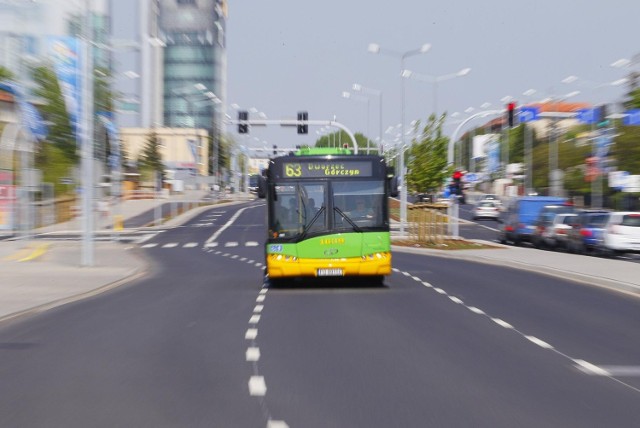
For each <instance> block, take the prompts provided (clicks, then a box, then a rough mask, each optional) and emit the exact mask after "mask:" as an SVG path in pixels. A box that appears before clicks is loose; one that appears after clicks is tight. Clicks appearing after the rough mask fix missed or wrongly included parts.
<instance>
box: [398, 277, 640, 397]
mask: <svg viewBox="0 0 640 428" xmlns="http://www.w3.org/2000/svg"><path fill="white" fill-rule="evenodd" d="M392 270H393V271H394V272H398V273H402V274H403V275H405V276H410V274H409V273H408V272H401V271H400V270H398V269H395V268H392ZM412 278H413V279H415V280H416V281H417V279H416V277H415V276H412ZM422 284H423V285H424V286H425V287H428V288H431V289H433V290H434V291H436V292H438V293H439V294H443V295H446V296H447V297H449V299H450V300H451V301H452V302H455V303H458V304H460V305H462V306H464V307H466V308H467V309H469V310H470V311H471V312H473V313H475V314H478V315H482V316H485V317H487V318H489V319H490V320H491V321H493V322H494V323H496V324H498V325H499V326H501V327H503V328H506V329H510V330H513V331H514V332H516V333H517V334H518V335H520V336H521V337H523V338H525V339H527V340H528V341H530V342H531V343H533V344H535V345H538V346H540V347H541V348H543V349H547V350H550V351H551V352H555V353H556V354H558V355H560V356H562V357H564V358H566V359H568V360H570V361H572V362H573V363H574V364H575V365H576V367H577V368H578V370H580V371H582V372H583V373H585V374H588V375H595V376H605V377H608V378H609V379H611V380H612V381H614V382H617V383H619V384H621V385H624V386H625V387H627V388H629V389H631V390H633V391H635V392H637V393H640V388H638V387H635V386H633V385H631V384H629V383H626V382H624V381H622V380H620V379H619V377H628V376H640V366H596V365H594V364H591V363H589V362H587V361H584V360H579V359H574V358H571V357H570V356H568V355H566V354H564V353H563V352H561V351H559V350H557V349H555V348H554V347H553V346H552V345H551V344H549V343H547V342H545V341H544V340H542V339H539V338H537V337H535V336H529V335H526V334H525V333H523V332H521V331H519V330H518V329H516V328H515V327H513V326H512V325H511V324H509V323H508V322H506V321H504V320H501V319H499V318H493V317H492V316H490V315H489V314H487V313H485V312H484V311H483V310H482V309H479V308H476V307H474V306H467V305H465V304H464V302H463V301H462V300H460V299H459V298H457V297H455V296H449V295H448V294H447V292H446V291H444V290H443V289H441V288H436V287H434V286H432V285H431V284H429V283H428V282H426V281H422Z"/></svg>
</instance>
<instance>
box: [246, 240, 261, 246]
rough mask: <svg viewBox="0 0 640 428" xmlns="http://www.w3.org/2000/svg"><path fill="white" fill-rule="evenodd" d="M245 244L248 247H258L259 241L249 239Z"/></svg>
mask: <svg viewBox="0 0 640 428" xmlns="http://www.w3.org/2000/svg"><path fill="white" fill-rule="evenodd" d="M244 245H245V246H247V247H257V246H258V243H257V242H256V241H247V242H246V243H245V244H244Z"/></svg>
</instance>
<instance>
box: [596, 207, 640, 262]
mask: <svg viewBox="0 0 640 428" xmlns="http://www.w3.org/2000/svg"><path fill="white" fill-rule="evenodd" d="M601 245H602V250H604V252H606V253H610V254H613V255H620V254H624V253H640V212H631V211H622V212H613V213H611V215H610V216H609V219H608V220H607V223H606V225H605V228H604V232H603V234H602V244H601Z"/></svg>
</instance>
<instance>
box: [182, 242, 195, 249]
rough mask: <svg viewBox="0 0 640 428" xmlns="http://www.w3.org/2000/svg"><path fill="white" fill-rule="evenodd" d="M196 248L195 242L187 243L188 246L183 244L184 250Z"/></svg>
mask: <svg viewBox="0 0 640 428" xmlns="http://www.w3.org/2000/svg"><path fill="white" fill-rule="evenodd" d="M197 246H198V243H197V242H189V243H188V244H184V248H195V247H197Z"/></svg>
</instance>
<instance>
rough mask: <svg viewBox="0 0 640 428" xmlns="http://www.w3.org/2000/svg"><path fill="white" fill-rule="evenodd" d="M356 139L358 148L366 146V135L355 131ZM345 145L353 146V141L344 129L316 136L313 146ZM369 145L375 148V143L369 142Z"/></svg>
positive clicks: (360, 149) (363, 148) (364, 148)
mask: <svg viewBox="0 0 640 428" xmlns="http://www.w3.org/2000/svg"><path fill="white" fill-rule="evenodd" d="M353 136H354V137H355V139H356V144H357V145H358V150H359V151H362V150H366V148H367V141H368V139H367V137H366V136H365V135H364V134H361V133H359V132H356V133H355V134H354V135H353ZM345 144H346V145H347V147H348V148H353V142H352V141H351V137H349V134H347V133H346V132H345V131H342V130H340V131H336V132H333V133H331V134H329V135H323V136H322V137H320V138H318V139H317V140H316V143H315V147H344V145H345ZM370 144H371V145H370V147H371V148H372V149H375V148H376V147H375V145H374V144H373V143H370Z"/></svg>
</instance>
